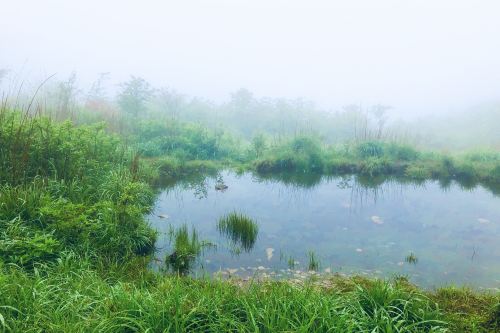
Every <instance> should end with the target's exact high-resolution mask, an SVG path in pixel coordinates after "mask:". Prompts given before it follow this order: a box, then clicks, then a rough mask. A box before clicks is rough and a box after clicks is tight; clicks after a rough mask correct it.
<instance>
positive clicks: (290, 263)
mask: <svg viewBox="0 0 500 333" xmlns="http://www.w3.org/2000/svg"><path fill="white" fill-rule="evenodd" d="M287 264H288V268H290V269H294V268H295V259H294V258H293V257H291V256H290V257H289V258H288V260H287Z"/></svg>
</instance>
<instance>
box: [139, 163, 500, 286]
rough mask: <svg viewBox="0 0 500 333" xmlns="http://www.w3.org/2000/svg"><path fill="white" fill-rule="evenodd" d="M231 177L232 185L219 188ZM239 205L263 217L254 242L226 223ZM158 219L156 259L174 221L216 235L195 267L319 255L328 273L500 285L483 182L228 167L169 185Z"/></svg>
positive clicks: (226, 267) (225, 268) (304, 263)
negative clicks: (243, 242)
mask: <svg viewBox="0 0 500 333" xmlns="http://www.w3.org/2000/svg"><path fill="white" fill-rule="evenodd" d="M222 182H223V183H224V184H226V185H227V187H228V188H227V189H225V190H223V191H221V190H216V189H215V187H216V185H217V184H220V183H222ZM233 211H237V212H240V213H243V214H245V215H247V216H249V217H251V218H252V219H253V220H254V221H255V222H256V223H257V224H258V235H257V239H256V241H255V243H254V244H252V247H251V248H250V249H248V248H245V249H242V248H238V246H236V245H235V243H234V242H233V241H231V240H230V239H228V238H227V235H224V234H221V233H220V231H219V230H218V228H217V222H218V220H219V219H220V218H221V217H222V216H224V215H226V214H228V213H230V212H233ZM149 221H150V223H151V224H152V225H153V226H154V228H156V229H157V230H158V231H159V232H160V236H159V239H158V242H157V247H158V250H157V253H156V256H157V258H158V259H157V260H156V262H160V261H164V260H165V257H166V256H167V255H168V254H169V253H171V252H172V244H171V237H170V236H169V230H172V228H177V227H179V226H181V225H183V224H187V225H188V226H189V228H190V229H192V228H195V229H196V230H197V232H198V237H199V238H200V239H202V240H207V241H210V242H211V243H213V244H215V247H210V248H207V249H206V250H205V251H204V253H203V255H202V256H201V257H200V258H199V259H198V261H197V265H196V267H195V268H194V271H193V272H192V274H194V275H197V274H213V273H215V272H219V273H220V274H228V272H229V273H230V274H232V275H239V276H241V277H245V276H247V277H248V276H253V275H255V274H257V273H259V272H262V273H264V274H265V275H266V276H275V277H278V278H280V277H287V276H290V275H293V276H297V274H299V273H300V274H301V272H306V271H309V268H310V266H309V265H310V259H311V258H310V257H311V255H313V257H314V259H315V262H316V264H319V265H317V266H318V267H314V268H315V269H317V271H318V272H320V273H323V274H325V272H326V274H328V273H345V274H362V275H368V276H372V277H373V276H379V277H391V276H394V275H405V276H407V277H408V278H409V279H410V280H411V281H412V282H414V283H416V284H417V285H420V286H422V287H426V288H432V287H437V286H442V285H449V284H457V285H468V286H472V287H476V288H500V197H498V196H496V195H495V194H493V193H491V192H490V191H488V190H487V189H485V188H483V187H481V186H477V187H474V188H472V189H470V188H469V189H466V188H464V187H463V186H460V185H459V184H457V183H455V182H448V183H444V184H443V183H439V182H436V181H426V182H421V183H419V184H416V183H409V182H407V181H406V182H402V181H400V180H399V181H398V180H395V179H392V180H391V179H389V180H387V179H383V180H380V181H378V182H377V181H374V180H373V179H363V178H360V177H357V176H343V177H320V176H314V175H298V176H297V175H295V176H294V175H288V176H287V175H284V176H276V177H274V178H273V177H267V178H263V177H260V176H256V175H254V174H252V173H243V174H236V173H234V172H230V171H224V172H222V173H220V174H219V175H218V176H212V177H208V176H207V177H201V178H199V179H197V180H194V181H185V182H180V183H177V184H172V185H171V186H169V187H167V188H165V189H164V190H163V191H162V192H161V194H160V195H159V197H158V200H157V203H156V206H155V208H154V211H153V212H152V213H151V215H150V216H149ZM157 265H159V264H157ZM300 274H299V275H300Z"/></svg>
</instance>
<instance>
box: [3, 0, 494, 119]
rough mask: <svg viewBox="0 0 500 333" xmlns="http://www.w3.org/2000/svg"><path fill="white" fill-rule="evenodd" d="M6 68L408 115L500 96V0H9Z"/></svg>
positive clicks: (199, 93) (5, 0) (5, 22)
mask: <svg viewBox="0 0 500 333" xmlns="http://www.w3.org/2000/svg"><path fill="white" fill-rule="evenodd" d="M1 2H2V3H1V6H0V40H1V46H0V68H9V69H10V70H11V72H14V73H17V74H18V75H20V76H24V77H36V78H39V79H41V78H43V77H44V76H48V75H50V74H53V73H57V78H58V79H64V78H66V77H67V76H68V75H69V73H71V72H72V71H76V72H77V74H78V77H79V81H80V83H81V84H82V85H83V86H84V87H85V86H89V85H90V83H91V82H92V81H94V80H95V79H96V78H97V76H98V73H100V72H110V73H111V77H112V79H113V80H112V82H111V84H110V87H111V89H113V87H115V88H116V83H117V82H120V81H123V80H126V79H127V78H128V76H129V75H130V74H134V75H136V76H141V77H144V78H145V79H146V80H148V81H150V82H151V83H152V84H153V85H155V86H165V87H171V88H175V89H176V90H177V91H180V92H183V93H186V94H190V95H197V96H202V97H205V98H209V99H213V100H215V101H222V100H225V99H227V98H228V96H229V93H230V92H231V91H235V90H237V89H238V88H240V87H245V88H248V89H250V90H251V91H253V92H254V93H255V94H256V95H258V96H272V97H288V98H295V97H305V98H308V99H312V100H313V101H316V102H317V103H318V104H319V105H321V106H324V107H334V108H337V107H339V106H341V105H345V104H350V103H363V104H366V105H368V104H373V103H383V104H390V105H393V106H394V107H395V108H396V110H397V112H400V113H403V114H408V113H411V114H417V113H418V114H423V113H430V112H435V111H437V110H439V111H440V110H449V109H454V108H459V107H462V106H466V105H468V104H474V103H478V102H481V101H488V100H499V99H500V2H499V1H494V0H491V1H487V0H482V1H477V0H471V1H459V0H439V1H437V0H428V1H425V0H419V1H416V0H415V1H410V0H407V1H404V0H398V1H389V0H377V1H374V0H366V1H357V0H345V1H326V0H325V1H311V0H307V1H306V0H304V1H290V0H288V1H279V0H275V1H272V0H251V1H243V0H225V1H224V0H212V1H209V0H206V1H193V0H179V1H123V0H120V1H109V0H108V1H102V0H101V1H97V0H86V1H64V0H59V1H57V0H46V1H43V0H33V1H25V0H16V1H9V0H2V1H1Z"/></svg>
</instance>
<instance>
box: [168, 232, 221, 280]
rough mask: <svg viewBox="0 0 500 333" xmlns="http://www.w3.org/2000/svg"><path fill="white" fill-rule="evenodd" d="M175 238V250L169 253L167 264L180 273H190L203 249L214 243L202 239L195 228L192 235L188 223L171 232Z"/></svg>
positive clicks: (172, 237) (173, 238) (171, 235)
mask: <svg viewBox="0 0 500 333" xmlns="http://www.w3.org/2000/svg"><path fill="white" fill-rule="evenodd" d="M169 233H170V237H171V241H172V240H173V243H174V244H173V252H172V253H170V254H169V255H167V257H166V259H165V264H166V266H167V268H170V269H172V270H173V271H174V272H176V273H177V274H180V275H186V274H188V273H189V272H190V271H191V270H192V268H193V265H194V264H195V262H196V260H197V259H198V257H199V256H200V255H201V254H202V252H203V250H204V249H205V248H208V247H213V246H214V245H213V244H212V243H210V242H208V241H200V240H199V237H198V232H197V231H196V229H194V228H193V230H192V231H191V235H190V234H189V230H188V227H187V225H186V224H184V225H182V226H180V227H179V228H177V229H175V230H171V231H170V232H169Z"/></svg>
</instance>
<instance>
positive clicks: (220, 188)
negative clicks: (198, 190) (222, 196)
mask: <svg viewBox="0 0 500 333" xmlns="http://www.w3.org/2000/svg"><path fill="white" fill-rule="evenodd" d="M227 187H228V186H227V185H226V184H215V189H216V190H217V191H224V190H227Z"/></svg>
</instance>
